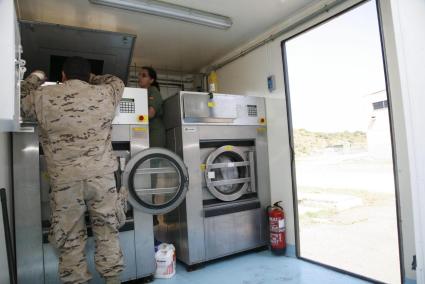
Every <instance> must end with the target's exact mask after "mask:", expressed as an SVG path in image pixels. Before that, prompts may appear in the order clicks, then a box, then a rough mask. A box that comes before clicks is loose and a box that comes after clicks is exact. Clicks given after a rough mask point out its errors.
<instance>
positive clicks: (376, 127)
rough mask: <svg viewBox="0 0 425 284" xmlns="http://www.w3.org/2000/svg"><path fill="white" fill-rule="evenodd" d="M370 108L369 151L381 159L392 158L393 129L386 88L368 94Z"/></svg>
mask: <svg viewBox="0 0 425 284" xmlns="http://www.w3.org/2000/svg"><path fill="white" fill-rule="evenodd" d="M366 100H367V104H368V108H369V110H370V112H369V113H370V117H369V126H368V131H367V146H368V152H369V153H370V154H371V155H372V156H373V157H374V158H379V159H391V155H392V148H391V130H390V121H389V113H388V98H387V92H386V91H385V90H382V91H379V92H375V93H372V94H369V95H367V96H366Z"/></svg>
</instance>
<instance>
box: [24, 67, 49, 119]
mask: <svg viewBox="0 0 425 284" xmlns="http://www.w3.org/2000/svg"><path fill="white" fill-rule="evenodd" d="M45 81H46V75H45V74H44V72H42V71H35V72H33V73H31V74H30V75H29V76H28V77H27V78H26V79H25V80H23V81H22V82H21V116H22V117H23V118H25V119H29V120H35V119H36V115H35V107H34V92H35V91H36V90H37V89H38V88H39V87H40V86H41V85H42V84H43V83H44V82H45Z"/></svg>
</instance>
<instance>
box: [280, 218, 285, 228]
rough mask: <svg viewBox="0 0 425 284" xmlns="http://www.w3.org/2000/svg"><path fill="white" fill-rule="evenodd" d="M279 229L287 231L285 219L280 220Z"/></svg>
mask: <svg viewBox="0 0 425 284" xmlns="http://www.w3.org/2000/svg"><path fill="white" fill-rule="evenodd" d="M279 229H285V219H282V220H279Z"/></svg>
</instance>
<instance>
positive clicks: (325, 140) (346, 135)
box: [294, 129, 367, 156]
mask: <svg viewBox="0 0 425 284" xmlns="http://www.w3.org/2000/svg"><path fill="white" fill-rule="evenodd" d="M294 142H295V154H296V155H297V156H306V155H310V154H312V153H314V152H320V151H322V150H324V149H326V148H329V147H339V146H342V145H347V146H348V147H350V148H351V149H353V148H357V149H358V148H366V145H367V139H366V133H364V132H361V131H355V132H349V131H344V132H335V133H325V132H311V131H308V130H305V129H294Z"/></svg>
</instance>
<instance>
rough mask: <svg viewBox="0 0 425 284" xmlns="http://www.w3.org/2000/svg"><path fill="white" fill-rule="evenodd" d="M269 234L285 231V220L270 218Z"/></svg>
mask: <svg viewBox="0 0 425 284" xmlns="http://www.w3.org/2000/svg"><path fill="white" fill-rule="evenodd" d="M269 222H270V232H274V233H279V232H283V231H285V220H284V219H280V218H275V217H270V219H269Z"/></svg>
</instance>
